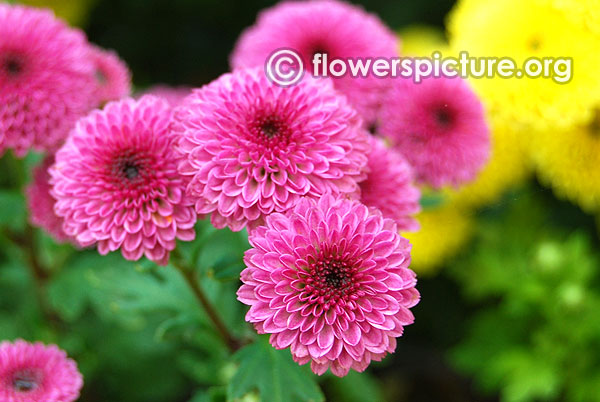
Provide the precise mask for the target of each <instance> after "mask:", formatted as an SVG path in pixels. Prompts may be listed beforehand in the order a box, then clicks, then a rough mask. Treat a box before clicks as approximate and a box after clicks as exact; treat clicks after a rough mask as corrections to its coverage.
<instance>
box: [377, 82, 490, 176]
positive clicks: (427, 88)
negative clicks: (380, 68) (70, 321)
mask: <svg viewBox="0 0 600 402" xmlns="http://www.w3.org/2000/svg"><path fill="white" fill-rule="evenodd" d="M394 81H395V85H394V89H393V90H392V91H390V94H389V95H390V96H389V99H388V100H387V102H384V104H383V107H382V115H381V116H382V118H381V122H382V125H381V133H383V134H384V135H386V136H389V138H390V139H391V140H392V142H393V143H394V145H395V147H396V148H397V149H398V150H399V151H400V152H401V153H402V154H403V155H404V156H405V157H406V158H407V159H408V161H409V162H410V163H411V165H412V166H413V168H414V169H415V174H416V177H417V180H418V181H419V182H421V183H425V184H428V185H430V186H432V187H434V188H439V187H442V186H444V185H453V186H459V185H460V184H462V183H464V182H468V181H470V180H473V179H474V178H475V177H476V175H477V173H478V172H479V171H480V170H481V168H482V167H483V166H484V165H485V163H486V161H487V159H488V156H489V147H490V142H489V134H488V132H489V130H488V126H487V124H486V121H485V113H484V109H483V106H482V104H481V102H480V100H479V98H478V97H477V96H476V95H475V93H474V92H473V91H472V90H471V88H470V87H469V85H468V84H467V82H466V81H464V80H462V79H460V78H447V77H442V78H426V79H424V80H423V81H421V82H420V83H418V84H417V83H414V82H412V81H409V80H403V79H397V80H394Z"/></svg>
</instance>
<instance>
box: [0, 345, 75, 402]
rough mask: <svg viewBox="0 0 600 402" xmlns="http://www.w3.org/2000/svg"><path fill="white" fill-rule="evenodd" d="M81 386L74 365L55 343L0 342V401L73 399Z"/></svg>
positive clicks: (38, 401)
mask: <svg viewBox="0 0 600 402" xmlns="http://www.w3.org/2000/svg"><path fill="white" fill-rule="evenodd" d="M82 386H83V377H82V376H81V373H79V371H78V370H77V364H76V363H75V362H74V361H73V360H71V359H69V358H68V357H67V354H66V353H65V352H64V351H62V350H60V349H59V348H58V347H57V346H55V345H49V346H45V345H43V344H41V343H39V342H38V343H33V344H31V343H28V342H25V341H23V340H17V341H15V342H14V343H11V342H8V341H4V342H2V343H0V401H2V402H73V401H75V400H76V399H77V398H79V391H80V390H81V387H82Z"/></svg>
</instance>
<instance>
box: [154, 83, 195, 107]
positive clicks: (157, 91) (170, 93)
mask: <svg viewBox="0 0 600 402" xmlns="http://www.w3.org/2000/svg"><path fill="white" fill-rule="evenodd" d="M191 93H192V88H188V87H170V86H167V85H155V86H153V87H150V88H148V89H147V90H146V91H144V92H143V93H142V95H154V96H158V97H159V98H163V99H164V100H166V101H167V102H169V105H171V106H172V107H177V106H179V105H181V103H183V100H184V99H185V98H186V97H188V96H189V95H190V94H191Z"/></svg>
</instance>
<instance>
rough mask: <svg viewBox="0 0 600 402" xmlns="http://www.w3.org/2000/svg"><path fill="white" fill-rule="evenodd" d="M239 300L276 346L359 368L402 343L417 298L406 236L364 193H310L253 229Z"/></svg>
mask: <svg viewBox="0 0 600 402" xmlns="http://www.w3.org/2000/svg"><path fill="white" fill-rule="evenodd" d="M249 240H250V244H251V246H252V247H253V248H251V249H250V250H248V251H247V252H246V254H245V256H244V261H245V263H246V266H247V268H246V269H244V271H242V274H241V279H242V282H244V284H243V285H242V286H241V287H240V289H239V290H238V292H237V294H238V299H239V300H240V301H241V302H242V303H245V304H248V305H250V306H251V307H250V310H249V311H248V313H247V315H246V320H247V321H249V322H251V323H253V324H254V326H255V328H256V330H257V331H258V332H259V333H261V334H263V333H268V334H272V335H271V338H270V341H271V344H272V345H273V346H274V347H275V348H277V349H284V348H287V347H290V350H291V352H292V356H293V358H294V360H295V361H296V362H298V363H300V364H305V363H308V362H309V361H310V362H311V368H312V370H313V371H314V372H315V373H317V374H319V375H320V374H323V373H324V372H325V371H326V370H327V369H328V368H330V369H331V371H332V372H333V374H335V375H337V376H344V375H346V374H347V373H348V371H349V370H350V369H354V370H357V371H363V370H365V369H366V368H367V366H368V365H369V363H370V362H371V361H372V360H376V361H378V360H381V359H382V358H383V357H384V356H385V355H386V354H387V353H391V352H393V351H394V350H395V348H396V338H397V337H399V336H401V335H402V332H403V327H404V326H405V325H408V324H411V323H412V322H413V319H414V318H413V315H412V313H411V312H410V310H409V308H411V307H413V306H414V305H415V304H417V302H418V301H419V293H418V292H417V290H416V289H415V285H416V277H415V274H414V272H413V271H411V270H410V269H409V268H408V265H409V263H410V245H409V243H408V240H406V239H404V238H403V237H401V236H400V235H399V234H398V230H397V227H396V225H395V224H394V223H393V221H392V220H389V219H385V218H383V217H382V216H381V214H379V213H374V212H372V211H369V209H368V208H367V207H366V206H364V205H362V204H361V203H359V202H358V201H353V200H348V199H343V198H340V199H337V200H336V199H334V198H333V197H332V196H324V197H322V198H321V199H320V200H319V201H316V200H313V199H309V198H304V199H303V200H302V201H301V202H300V203H298V205H297V206H296V207H295V208H294V210H293V211H290V212H289V213H288V214H285V215H284V214H273V215H271V216H269V217H267V219H266V226H259V227H258V228H256V229H255V230H254V231H252V232H251V233H250V237H249Z"/></svg>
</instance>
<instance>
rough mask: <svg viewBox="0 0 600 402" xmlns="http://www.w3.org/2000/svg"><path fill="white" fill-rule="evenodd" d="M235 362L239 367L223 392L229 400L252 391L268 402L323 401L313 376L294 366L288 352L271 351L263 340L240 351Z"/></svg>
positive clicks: (264, 339)
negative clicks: (237, 362) (257, 392)
mask: <svg viewBox="0 0 600 402" xmlns="http://www.w3.org/2000/svg"><path fill="white" fill-rule="evenodd" d="M235 358H236V359H237V360H238V361H239V362H240V366H239V368H238V370H237V372H236V374H235V375H234V376H233V378H232V379H231V382H230V383H229V386H228V389H227V394H228V398H229V399H230V400H239V399H240V398H242V397H243V396H244V395H245V394H247V393H249V392H251V391H253V390H258V391H259V393H260V395H261V399H262V400H263V401H269V402H285V401H323V400H324V396H323V393H322V392H321V390H320V388H319V386H318V385H317V383H316V382H315V380H314V374H312V373H310V372H308V371H307V370H305V368H303V367H300V366H299V365H298V364H297V363H296V362H294V361H293V360H292V356H291V355H290V352H289V351H288V350H276V349H275V348H273V347H272V346H271V345H270V344H269V342H268V337H267V336H261V337H259V338H258V339H257V341H256V342H254V343H253V344H251V345H248V346H246V347H245V348H243V349H241V350H240V351H239V352H237V353H236V355H235Z"/></svg>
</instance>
